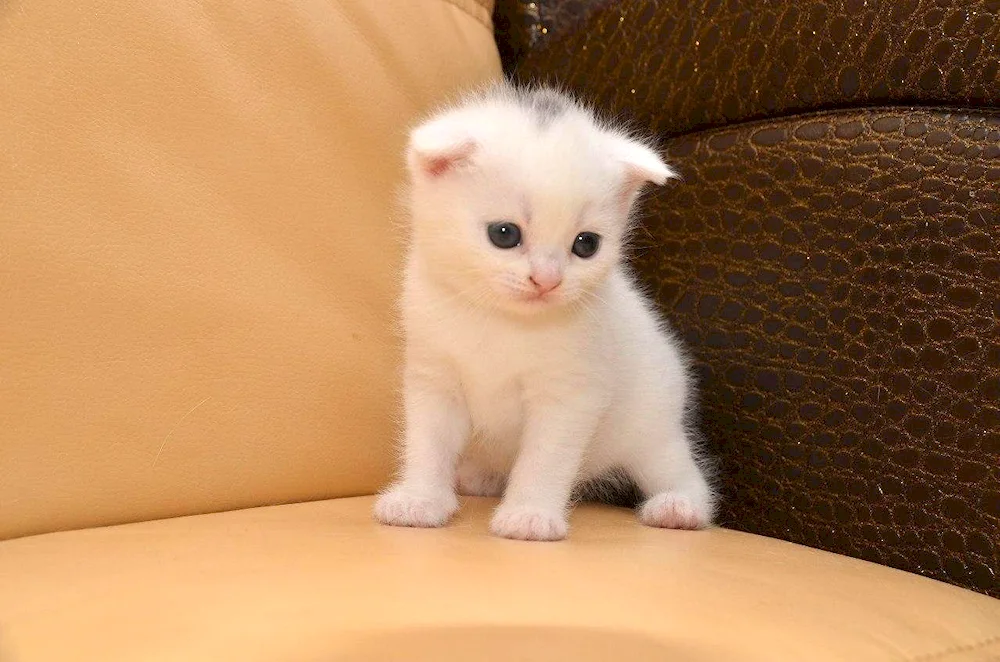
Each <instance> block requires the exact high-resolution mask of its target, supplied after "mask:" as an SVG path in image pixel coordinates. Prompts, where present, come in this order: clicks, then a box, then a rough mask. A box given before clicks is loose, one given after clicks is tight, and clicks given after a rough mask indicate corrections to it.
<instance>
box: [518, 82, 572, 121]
mask: <svg viewBox="0 0 1000 662" xmlns="http://www.w3.org/2000/svg"><path fill="white" fill-rule="evenodd" d="M524 105H525V106H527V107H528V109H529V110H530V111H531V112H532V113H533V114H534V115H535V121H537V122H538V126H539V127H540V128H543V129H544V128H546V127H548V126H549V125H551V124H552V122H554V121H555V120H556V119H558V118H559V117H560V116H562V115H564V114H566V113H567V112H569V111H570V110H571V109H572V108H573V106H574V103H573V101H572V100H571V99H570V98H568V97H567V96H565V95H563V94H560V93H559V92H556V91H555V90H551V89H546V88H542V89H537V90H531V91H529V92H527V94H525V97H524Z"/></svg>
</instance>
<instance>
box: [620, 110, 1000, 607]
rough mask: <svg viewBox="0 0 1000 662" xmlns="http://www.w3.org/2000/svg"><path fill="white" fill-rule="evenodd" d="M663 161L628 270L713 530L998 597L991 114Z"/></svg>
mask: <svg viewBox="0 0 1000 662" xmlns="http://www.w3.org/2000/svg"><path fill="white" fill-rule="evenodd" d="M669 153H670V156H671V160H672V161H673V163H674V164H675V165H676V166H677V167H678V169H679V170H680V172H681V173H682V175H683V177H684V181H683V182H682V183H678V184H674V185H672V186H671V187H669V188H667V189H661V190H660V191H657V192H655V193H652V194H651V195H650V198H649V200H648V201H647V204H646V205H645V209H646V218H645V222H644V225H645V232H644V233H641V234H642V237H641V238H640V245H639V247H638V251H637V265H638V268H639V270H640V273H641V274H642V276H643V277H644V280H645V281H646V282H648V283H649V284H651V286H652V287H653V292H654V293H655V296H656V299H657V300H658V302H659V303H660V304H661V305H662V307H663V309H664V311H665V313H666V314H667V316H668V318H669V319H670V321H671V322H672V324H673V325H674V326H675V328H676V329H677V330H678V331H679V332H680V334H682V337H683V338H684V340H685V341H686V344H687V345H688V346H689V347H690V348H691V350H692V352H693V354H694V356H695V358H696V365H697V372H698V374H699V375H700V379H701V394H702V395H701V397H702V407H701V425H702V427H703V430H704V432H705V433H706V436H707V438H708V439H709V442H710V446H711V449H712V452H713V454H714V455H716V456H718V457H719V458H720V459H721V464H722V476H723V482H724V491H725V498H724V502H723V514H722V518H721V519H722V523H723V524H724V525H727V526H732V527H735V528H739V529H744V530H747V531H752V532H755V533H761V534H764V535H769V536H775V537H779V538H784V539H787V540H791V541H795V542H799V543H803V544H806V545H810V546H814V547H821V548H824V549H828V550H833V551H836V552H840V553H844V554H849V555H851V556H857V557H861V558H864V559H869V560H872V561H877V562H879V563H883V564H887V565H891V566H895V567H898V568H903V569H906V570H911V571H913V572H918V573H921V574H924V575H927V576H930V577H935V578H938V579H942V580H945V581H948V582H952V583H955V584H959V585H962V586H966V587H970V588H974V589H977V590H979V591H983V592H985V593H989V594H992V595H994V596H1000V577H998V573H1000V113H985V114H960V113H959V114H952V113H948V112H943V111H923V110H915V109H868V110H858V111H840V112H829V113H821V114H814V115H804V116H799V117H793V118H786V119H780V120H771V121H767V122H764V123H748V124H743V125H740V126H737V127H732V128H724V129H719V130H712V131H707V132H703V133H698V134H693V135H689V136H682V137H679V138H676V139H674V140H672V141H670V143H669Z"/></svg>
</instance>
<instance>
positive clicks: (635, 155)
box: [408, 86, 676, 314]
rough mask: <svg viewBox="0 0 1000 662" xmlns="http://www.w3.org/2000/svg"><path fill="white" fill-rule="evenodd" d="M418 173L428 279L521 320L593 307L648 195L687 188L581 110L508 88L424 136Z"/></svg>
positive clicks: (632, 142)
mask: <svg viewBox="0 0 1000 662" xmlns="http://www.w3.org/2000/svg"><path fill="white" fill-rule="evenodd" d="M408 166H409V169H410V176H411V189H410V204H411V212H412V218H413V235H412V239H413V242H414V249H415V257H416V259H418V260H419V261H420V267H421V270H422V272H423V273H425V274H427V275H428V276H429V277H432V278H434V279H435V280H436V281H437V282H439V283H440V284H442V285H445V286H447V287H449V288H450V289H451V290H452V292H453V293H454V294H455V295H457V296H461V297H463V298H464V299H466V300H468V301H469V302H470V303H474V304H483V305H488V306H491V307H496V308H500V309H503V310H506V311H508V312H513V313H517V314H533V313H538V312H541V311H545V310H552V309H554V308H558V307H564V306H567V305H571V304H574V303H582V302H586V301H587V300H588V299H589V298H592V297H593V296H594V295H595V293H596V292H597V290H598V289H599V287H600V285H601V283H602V282H603V281H604V280H605V279H606V278H607V277H608V274H609V273H610V272H611V271H612V269H613V268H614V267H615V266H616V265H617V264H618V262H619V261H620V260H621V259H622V248H623V243H624V241H625V239H626V235H627V233H628V230H629V215H630V211H631V208H632V205H633V203H634V202H635V200H636V197H637V196H638V193H639V191H640V189H641V188H642V186H643V185H644V184H645V183H646V182H654V183H656V184H663V183H664V182H665V181H666V180H667V179H668V178H671V177H674V176H676V175H675V173H674V171H673V170H671V169H670V168H669V167H668V166H667V165H666V164H665V163H664V162H663V161H662V160H661V158H660V157H659V156H658V155H657V154H656V152H655V151H653V150H652V149H650V148H649V147H648V146H647V145H646V144H644V143H643V142H641V141H639V140H637V139H635V138H632V137H630V136H628V135H626V134H625V133H623V132H620V131H616V130H613V129H610V128H608V127H605V126H602V125H601V124H599V123H598V122H597V121H596V120H595V118H594V116H593V114H592V113H591V112H590V111H589V110H587V109H585V108H583V107H581V106H580V105H578V104H577V103H576V102H574V101H573V100H571V99H570V98H568V97H566V96H564V95H562V94H559V93H557V92H554V91H552V90H546V89H541V90H516V89H513V88H511V87H508V86H501V87H498V88H495V89H493V90H491V91H490V92H488V93H486V94H484V95H481V96H479V97H477V98H475V99H471V100H469V101H467V102H466V103H465V104H463V105H460V106H458V107H457V108H454V109H452V110H449V111H446V112H444V113H442V114H440V115H437V116H436V117H434V118H432V119H430V120H429V121H427V122H425V123H424V124H422V125H420V126H419V127H417V128H416V129H415V130H414V131H413V132H412V134H411V136H410V145H409V151H408Z"/></svg>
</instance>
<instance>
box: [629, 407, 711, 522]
mask: <svg viewBox="0 0 1000 662" xmlns="http://www.w3.org/2000/svg"><path fill="white" fill-rule="evenodd" d="M659 441H660V443H658V444H656V445H652V444H643V445H642V446H641V447H640V448H639V449H638V452H637V456H636V457H635V458H633V461H632V463H631V466H630V467H629V473H630V474H631V475H632V477H633V478H634V479H635V481H636V484H637V485H638V486H639V489H640V490H641V491H642V494H643V496H645V497H646V501H645V502H644V503H643V504H642V505H641V506H639V511H638V515H639V521H640V522H642V523H643V524H645V525H647V526H656V527H662V528H667V529H703V528H705V527H707V526H708V525H709V524H711V521H712V516H713V515H714V509H715V503H714V502H715V495H714V494H713V493H712V488H711V486H710V485H709V484H708V481H707V480H706V479H705V476H704V474H703V473H702V470H701V468H700V467H699V466H698V464H697V462H696V461H695V457H694V453H693V449H692V447H691V443H690V440H689V438H688V436H687V433H686V432H685V430H684V428H683V426H681V425H678V426H676V428H675V429H674V430H673V434H672V435H670V436H669V437H668V440H667V442H666V443H663V441H662V438H661V439H660V440H659Z"/></svg>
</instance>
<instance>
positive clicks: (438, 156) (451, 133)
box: [407, 117, 478, 178]
mask: <svg viewBox="0 0 1000 662" xmlns="http://www.w3.org/2000/svg"><path fill="white" fill-rule="evenodd" d="M477 147H478V144H477V143H476V141H475V140H474V139H473V138H472V136H471V135H470V134H469V132H468V131H467V130H466V127H465V126H463V125H462V124H461V123H459V122H458V121H456V120H455V118H452V117H442V118H439V119H436V120H431V121H430V122H427V123H426V124H421V125H420V126H418V127H417V128H416V129H414V130H413V132H412V133H410V147H409V151H408V153H407V163H408V165H409V167H410V172H411V173H413V175H414V176H417V175H423V176H425V177H430V178H434V177H440V176H442V175H444V174H446V173H448V172H451V171H452V170H454V169H455V167H456V166H459V165H461V164H462V163H464V162H466V161H468V159H469V158H470V157H471V156H472V154H473V153H474V152H475V151H476V148H477Z"/></svg>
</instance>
